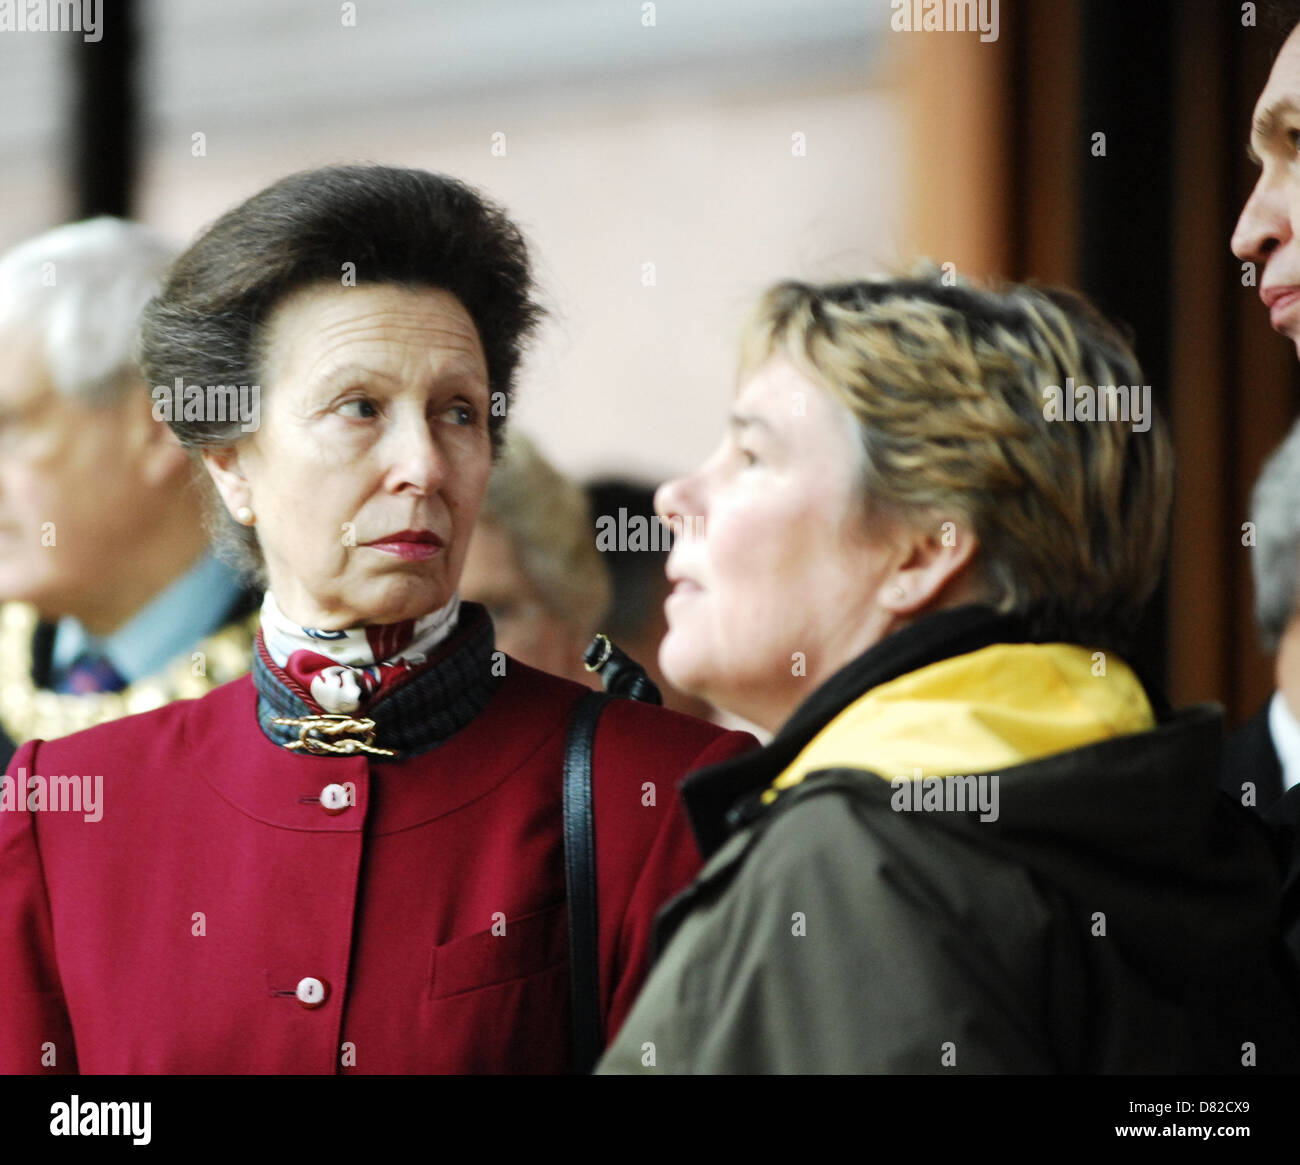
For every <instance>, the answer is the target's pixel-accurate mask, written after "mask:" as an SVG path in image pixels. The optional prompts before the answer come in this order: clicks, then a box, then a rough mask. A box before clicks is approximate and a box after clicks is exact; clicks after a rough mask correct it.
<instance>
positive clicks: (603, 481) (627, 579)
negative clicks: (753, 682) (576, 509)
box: [587, 477, 716, 720]
mask: <svg viewBox="0 0 1300 1165" xmlns="http://www.w3.org/2000/svg"><path fill="white" fill-rule="evenodd" d="M654 492H655V491H654V487H653V486H650V485H646V484H644V483H643V482H639V481H633V480H631V479H628V478H619V477H605V478H598V479H596V480H594V481H591V482H589V483H588V484H587V496H588V497H589V498H590V499H591V512H592V515H593V519H594V520H595V521H596V522H600V521H601V520H602V519H604V520H605V523H606V524H607V525H608V527H609V529H612V530H618V529H625V528H626V527H627V525H628V523H629V522H631V520H632V519H636V518H639V519H641V520H642V521H644V522H645V523H646V524H647V527H648V526H649V524H650V523H651V522H655V523H657V522H658V516H657V515H656V514H655V509H654ZM661 529H662V531H663V533H664V534H665V535H666V534H667V533H668V531H667V527H661ZM603 532H604V531H603V530H602V529H601V527H599V526H598V527H597V528H596V545H597V547H598V549H599V551H600V556H601V558H602V559H603V560H604V562H605V565H606V567H607V568H608V570H609V576H610V581H611V583H612V584H613V599H612V601H611V603H610V607H609V612H608V614H607V615H606V616H605V621H604V623H603V624H602V626H601V628H600V629H601V630H602V631H604V632H605V633H606V634H607V635H608V636H609V637H610V638H611V639H612V640H613V641H614V642H615V643H617V644H618V646H619V647H621V648H622V649H623V650H624V651H626V652H627V653H628V655H630V656H631V657H632V658H633V659H635V660H636V661H637V662H638V663H640V664H641V665H642V666H643V667H644V668H645V669H646V672H647V673H648V674H649V676H650V678H651V679H652V680H653V681H654V682H655V684H656V686H657V687H658V688H659V691H660V692H661V693H662V694H663V698H664V707H665V708H672V709H674V710H675V711H677V712H685V713H686V714H687V715H688V716H699V717H700V718H701V719H703V720H713V719H714V718H715V715H716V713H715V710H714V709H713V708H712V707H711V706H710V705H709V704H708V703H707V702H706V701H704V700H700V699H698V698H697V697H695V696H691V695H688V694H687V693H685V692H683V691H681V690H680V689H678V688H676V687H674V686H673V685H672V684H670V683H669V682H668V679H667V677H666V676H665V675H664V673H663V669H662V668H661V667H660V666H659V645H660V644H661V643H662V642H663V638H664V635H665V634H666V633H667V631H668V621H667V620H666V619H665V618H664V601H665V600H666V599H667V598H668V595H669V592H670V591H671V590H672V587H671V586H670V585H669V583H668V577H667V575H665V574H664V568H665V566H666V565H667V562H668V550H669V546H668V544H667V542H666V540H665V539H663V538H654V539H649V538H647V539H646V540H645V545H640V544H629V545H620V544H619V541H618V540H617V539H602V538H601V534H602V533H603ZM610 542H612V545H609V544H607V543H610Z"/></svg>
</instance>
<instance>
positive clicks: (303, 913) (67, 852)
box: [0, 660, 754, 1073]
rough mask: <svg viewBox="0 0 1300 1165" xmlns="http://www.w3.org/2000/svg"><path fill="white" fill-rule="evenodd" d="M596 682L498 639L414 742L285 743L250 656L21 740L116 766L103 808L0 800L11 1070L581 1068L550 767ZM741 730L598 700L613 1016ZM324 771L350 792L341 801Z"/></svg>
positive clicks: (688, 864)
mask: <svg viewBox="0 0 1300 1165" xmlns="http://www.w3.org/2000/svg"><path fill="white" fill-rule="evenodd" d="M583 690H584V689H582V688H580V687H578V685H576V684H572V683H569V682H568V681H565V680H561V679H557V678H555V677H553V676H549V675H546V674H544V673H542V672H538V671H534V670H533V669H531V668H528V667H525V666H524V665H523V664H520V663H518V662H516V661H514V660H510V661H509V664H508V667H507V674H506V677H505V679H504V680H502V681H501V683H500V686H499V687H498V688H497V689H496V691H495V693H494V694H493V695H492V697H491V699H490V701H489V702H488V704H487V707H486V708H485V709H484V710H483V711H482V712H480V713H479V714H478V715H477V716H476V717H475V718H474V719H473V720H472V721H471V722H470V723H469V724H468V725H467V726H465V727H462V728H461V729H460V730H459V731H457V732H455V733H454V734H453V735H451V736H450V737H449V738H448V739H446V740H444V741H443V742H442V743H441V744H439V745H438V746H437V747H435V748H433V749H432V750H430V751H427V752H424V753H422V754H420V755H416V756H413V757H410V758H408V759H404V760H403V759H398V760H385V759H379V758H376V757H368V756H365V755H361V756H351V757H342V756H338V757H335V756H329V757H326V756H308V755H302V754H300V753H297V752H291V751H287V750H286V749H284V748H282V747H279V746H278V745H276V744H274V743H273V742H272V741H271V740H269V739H268V738H267V737H266V736H265V735H264V734H263V732H262V730H261V729H260V728H259V726H258V724H257V720H256V714H257V713H256V705H257V693H256V690H255V688H254V685H253V681H252V680H251V678H249V677H245V678H243V679H240V680H236V681H234V682H232V683H229V684H226V685H225V686H223V687H221V688H218V689H216V690H215V691H214V692H212V693H211V694H209V695H208V696H206V697H205V698H203V699H201V700H194V701H181V702H178V703H174V704H170V705H168V706H166V707H164V708H160V709H158V710H157V711H155V712H150V713H146V714H144V715H141V716H134V717H130V718H128V719H126V720H120V721H117V722H115V723H112V724H106V725H103V726H101V727H99V728H94V729H91V730H89V731H86V732H81V733H77V734H76V735H74V736H70V737H66V738H64V739H62V740H58V741H54V742H51V743H41V742H39V741H36V742H31V743H28V744H26V745H24V746H23V747H22V748H20V749H19V751H18V752H17V754H16V755H15V756H14V758H13V760H12V761H11V762H10V765H9V767H8V769H7V772H8V774H9V776H10V777H11V778H13V779H15V780H17V781H18V782H19V785H18V787H19V788H28V789H29V788H31V787H32V786H31V784H30V779H31V777H32V775H33V774H37V775H41V776H43V777H47V778H49V777H52V776H69V775H72V774H77V775H94V776H99V775H102V777H103V794H102V805H101V806H100V809H101V811H102V817H101V819H100V820H97V821H95V820H86V819H85V818H86V814H85V813H79V812H69V811H58V810H57V807H51V808H50V809H47V810H45V811H39V812H29V811H4V812H0V1071H3V1072H6V1073H51V1072H76V1071H80V1072H83V1073H334V1072H363V1073H411V1072H422V1073H432V1072H562V1071H565V1070H567V1068H568V1064H569V1032H568V1024H569V1000H568V963H567V957H568V955H567V930H566V926H567V922H566V913H565V905H564V862H563V841H562V832H561V816H560V769H561V757H562V753H563V746H564V737H565V731H566V728H567V726H568V721H569V714H570V712H571V710H572V707H573V705H574V703H575V702H576V700H577V699H578V697H579V696H580V695H581V693H582V691H583ZM379 743H381V744H382V743H383V741H382V740H380V741H379ZM753 743H754V742H753V740H752V738H750V737H749V736H747V735H745V734H743V733H734V732H723V731H722V730H720V729H718V728H716V727H714V726H713V725H709V724H705V723H703V722H701V721H698V720H694V719H691V718H689V717H685V716H680V715H677V714H675V713H672V712H667V711H664V710H662V709H659V708H653V707H649V706H646V705H640V704H633V703H630V702H628V701H624V700H617V701H613V702H611V703H610V704H609V705H608V706H607V708H606V710H605V713H604V715H603V717H602V719H601V722H600V728H599V731H598V733H597V738H596V747H595V763H594V770H595V781H594V784H595V792H594V802H595V822H596V847H597V855H598V858H597V860H598V884H599V891H598V893H599V912H600V962H601V1001H602V1005H603V1012H604V1016H605V1020H606V1028H607V1033H606V1034H607V1036H608V1037H611V1038H612V1035H613V1034H614V1032H616V1030H617V1028H618V1026H619V1025H620V1024H621V1022H622V1020H623V1017H624V1016H625V1015H626V1013H627V1011H628V1009H629V1007H630V1005H631V1003H632V1000H633V998H634V996H635V994H636V992H637V989H638V987H639V985H640V983H641V980H642V977H643V975H644V974H645V971H646V962H647V957H648V953H649V951H648V948H649V941H650V932H651V923H652V921H653V918H654V915H655V913H656V911H657V910H658V908H659V906H660V905H661V904H662V903H663V902H664V900H665V899H667V898H668V897H669V896H670V895H672V894H673V893H675V892H676V891H677V890H678V889H680V888H681V887H682V886H684V885H685V884H686V883H687V882H688V881H689V880H690V879H691V877H692V876H693V875H694V874H695V872H696V870H697V868H698V866H699V864H700V858H699V854H698V852H697V850H696V847H695V843H694V840H693V838H692V836H691V833H690V829H689V826H688V824H687V821H686V817H685V815H684V813H683V811H682V808H681V806H680V804H679V801H678V798H677V794H676V785H677V783H678V782H679V781H680V779H681V777H682V776H684V775H685V773H687V772H688V771H690V770H691V769H694V768H698V767H701V766H703V765H706V764H711V763H713V762H715V761H718V760H721V759H723V758H726V757H729V756H732V755H735V754H736V753H738V752H741V751H744V750H745V749H747V748H750V747H752V746H753ZM349 783H350V785H349ZM647 784H648V785H649V786H653V788H647V787H646V786H647ZM330 785H339V786H343V787H345V788H348V787H350V788H351V789H352V790H353V794H352V799H353V802H354V803H353V804H351V805H346V804H345V805H344V807H343V809H342V811H341V812H331V811H329V810H327V809H326V807H325V806H324V805H323V804H322V793H323V791H324V789H325V788H326V786H330ZM325 799H326V800H330V796H329V795H326V798H325ZM651 800H653V802H654V803H653V804H652V805H651V804H647V802H649V801H651ZM337 801H338V797H337V794H335V796H334V802H335V804H334V806H333V807H334V808H335V809H337ZM51 1060H52V1061H53V1062H52V1063H51Z"/></svg>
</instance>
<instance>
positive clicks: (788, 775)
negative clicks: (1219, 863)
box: [764, 643, 1155, 801]
mask: <svg viewBox="0 0 1300 1165" xmlns="http://www.w3.org/2000/svg"><path fill="white" fill-rule="evenodd" d="M1154 726H1155V714H1154V713H1153V712H1152V710H1151V704H1150V702H1149V701H1148V699H1147V696H1146V692H1145V691H1143V689H1142V685H1141V683H1139V681H1138V678H1137V676H1135V675H1134V674H1133V671H1132V669H1130V668H1129V666H1128V665H1127V664H1125V663H1124V662H1123V661H1122V660H1120V659H1119V658H1118V657H1116V656H1107V655H1106V654H1104V653H1102V652H1090V651H1088V650H1087V649H1086V648H1083V647H1078V646H1076V645H1074V644H1069V643H1043V644H1040V643H1016V644H1006V643H1004V644H995V645H994V646H992V647H985V648H982V649H981V650H979V651H973V652H971V653H970V654H968V655H959V656H956V657H955V658H953V659H945V660H942V661H941V662H939V663H935V664H931V665H930V666H929V667H923V668H920V669H919V670H917V671H914V672H909V673H908V674H907V675H905V676H900V677H899V678H898V679H895V680H890V681H889V682H888V683H884V684H881V685H880V686H879V687H876V688H872V690H871V691H869V692H867V693H866V694H865V695H864V696H861V697H860V698H859V699H857V700H855V701H854V702H853V703H852V704H850V705H849V706H848V707H847V708H845V709H844V711H842V712H841V713H840V714H839V715H838V716H836V717H835V719H834V720H832V721H831V722H830V723H829V724H828V725H826V727H825V728H823V729H822V730H821V732H819V733H818V734H817V735H816V736H815V737H814V738H813V739H812V740H811V741H810V742H809V743H808V745H807V746H806V747H805V748H804V750H803V751H802V752H801V753H800V754H799V755H798V756H797V757H795V759H794V761H793V762H792V763H791V764H790V766H789V767H788V768H787V769H786V770H785V771H784V772H783V773H782V774H781V775H780V776H779V777H777V779H776V780H775V781H774V782H773V788H772V789H769V790H768V791H767V792H766V793H765V794H764V800H766V801H771V800H774V799H775V798H776V792H775V790H776V789H788V788H790V787H791V786H793V785H797V784H798V783H799V782H800V781H802V780H803V779H804V777H805V776H807V775H808V773H810V772H813V771H815V770H817V769H826V768H857V769H868V770H870V771H871V772H874V773H876V774H877V775H879V776H881V777H883V778H884V779H885V780H893V779H895V778H898V777H906V778H908V779H918V778H924V777H936V776H950V775H953V774H958V773H961V774H965V773H974V772H980V773H996V772H1000V771H1002V770H1003V769H1008V768H1011V767H1013V766H1015V765H1018V764H1024V763H1026V762H1028V761H1033V760H1039V759H1040V758H1042V757H1046V756H1051V755H1052V754H1053V753H1058V752H1067V751H1069V750H1070V749H1075V748H1081V747H1083V746H1084V745H1089V744H1095V743H1097V742H1098V741H1101V740H1106V739H1109V738H1110V737H1113V736H1126V735H1129V734H1131V733H1135V732H1143V731H1145V730H1147V729H1149V728H1152V727H1154Z"/></svg>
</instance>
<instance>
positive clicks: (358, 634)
mask: <svg viewBox="0 0 1300 1165" xmlns="http://www.w3.org/2000/svg"><path fill="white" fill-rule="evenodd" d="M459 612H460V595H459V594H456V595H452V597H451V602H449V603H448V604H447V605H446V606H445V607H440V608H439V609H438V610H436V611H434V612H432V613H431V614H428V615H425V616H423V617H422V618H419V619H405V620H403V621H402V622H400V623H380V624H374V625H372V626H369V627H357V628H353V629H351V630H348V631H322V630H320V629H319V628H316V627H302V626H300V625H299V624H297V623H295V622H294V621H293V620H292V619H290V618H289V617H288V616H287V615H285V613H284V612H283V611H281V610H280V607H279V605H278V604H277V603H276V601H275V596H274V595H272V594H271V592H270V591H267V592H266V597H265V598H264V599H263V600H262V641H263V642H264V643H265V644H266V650H267V652H268V654H269V655H270V656H271V659H272V660H273V661H274V662H275V664H276V666H278V667H280V668H281V669H283V670H284V672H285V673H286V674H287V675H289V676H291V677H292V678H293V679H294V680H296V681H297V682H298V684H300V685H301V686H302V688H303V689H304V690H305V691H307V692H310V693H311V698H312V699H313V700H314V701H315V702H316V703H317V704H319V705H320V707H321V708H322V709H323V710H324V711H325V712H329V713H336V714H349V713H352V712H356V711H357V710H358V709H360V708H361V707H362V705H364V704H367V703H369V702H370V701H371V700H372V699H373V698H374V697H375V696H377V695H379V694H380V693H382V692H383V691H384V690H385V689H387V688H388V687H390V686H391V685H392V684H393V683H394V682H396V681H397V680H398V679H400V678H401V677H403V676H404V675H405V674H406V673H407V672H409V671H410V670H411V669H412V668H415V667H419V666H420V665H421V664H423V663H424V662H425V661H426V660H427V658H428V655H429V652H431V651H432V650H433V649H434V648H435V647H436V646H437V645H438V644H439V643H441V642H442V641H443V640H444V639H446V638H447V636H448V635H450V634H451V632H452V630H453V629H454V628H455V626H456V618H457V616H458V614H459Z"/></svg>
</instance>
